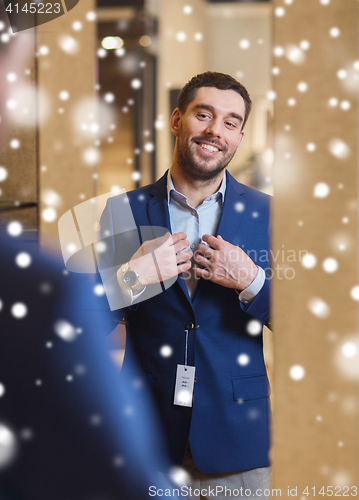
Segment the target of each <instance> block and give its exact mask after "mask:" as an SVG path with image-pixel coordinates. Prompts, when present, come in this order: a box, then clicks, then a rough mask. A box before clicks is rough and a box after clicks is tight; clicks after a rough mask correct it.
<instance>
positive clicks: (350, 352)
mask: <svg viewBox="0 0 359 500" xmlns="http://www.w3.org/2000/svg"><path fill="white" fill-rule="evenodd" d="M357 352H358V348H357V346H356V345H355V344H354V342H346V343H345V344H343V346H342V354H343V356H345V357H346V358H354V357H355V356H356V355H357Z"/></svg>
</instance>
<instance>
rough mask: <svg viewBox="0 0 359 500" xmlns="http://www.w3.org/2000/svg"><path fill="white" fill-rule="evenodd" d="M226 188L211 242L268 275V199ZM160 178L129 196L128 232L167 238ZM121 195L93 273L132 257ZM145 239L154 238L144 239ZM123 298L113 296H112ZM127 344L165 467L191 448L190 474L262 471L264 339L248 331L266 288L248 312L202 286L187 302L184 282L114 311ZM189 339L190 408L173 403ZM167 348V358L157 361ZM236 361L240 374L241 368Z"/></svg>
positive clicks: (261, 312) (111, 203) (261, 314)
mask: <svg viewBox="0 0 359 500" xmlns="http://www.w3.org/2000/svg"><path fill="white" fill-rule="evenodd" d="M226 175H227V188H226V194H225V202H224V206H223V211H222V216H221V219H220V222H219V225H218V229H217V234H220V235H221V236H222V238H223V239H224V240H227V241H229V242H231V243H232V244H234V245H238V246H239V247H241V248H242V249H243V250H244V251H245V252H247V253H248V254H249V256H250V257H251V258H252V259H253V261H254V262H255V263H256V264H258V265H259V266H261V267H263V268H264V269H266V268H268V266H269V211H270V208H269V207H270V197H269V196H267V195H265V194H263V193H260V192H258V191H256V190H254V189H252V188H249V187H247V186H244V185H242V184H239V183H238V182H237V181H235V179H234V178H233V177H232V176H231V175H230V174H229V173H228V172H227V173H226ZM166 179H167V174H165V175H164V176H163V177H162V178H161V179H160V180H159V181H157V182H156V183H154V184H152V185H149V186H146V187H143V188H141V189H138V190H135V191H132V192H129V193H128V201H129V203H130V206H131V209H132V213H133V217H134V220H135V223H136V225H137V226H138V227H140V226H151V227H154V226H163V227H164V228H167V229H168V230H171V227H170V220H169V212H168V203H167V192H166ZM122 203H123V196H122V195H118V196H115V197H112V198H110V199H109V200H108V203H107V206H106V208H105V210H104V213H103V216H102V219H101V229H102V230H103V231H104V234H105V233H106V231H107V233H106V234H109V232H111V234H112V235H115V236H111V237H109V238H108V239H107V247H108V251H107V252H106V254H105V255H103V257H102V261H101V263H100V267H102V268H106V267H107V268H112V270H113V269H116V266H117V268H118V267H119V266H120V265H121V264H122V263H123V262H126V260H128V259H129V258H130V257H131V256H132V254H133V253H134V251H135V250H137V248H135V245H134V246H133V248H131V245H128V241H129V240H128V238H127V239H126V238H124V237H123V234H124V233H123V234H122V236H121V232H122V231H123V228H124V226H125V223H124V221H123V220H121V213H122V210H121V207H122V206H123V205H122ZM148 234H149V238H148V239H151V238H154V237H155V236H156V234H155V232H153V233H152V236H151V232H150V231H148ZM119 294H120V291H119ZM120 315H121V317H122V316H125V318H126V322H127V333H128V337H129V342H128V345H127V347H126V354H125V359H124V369H125V370H126V368H127V362H129V361H130V359H131V357H132V353H135V355H136V356H137V357H138V359H139V361H140V364H141V367H142V372H143V373H142V377H143V380H144V383H145V384H146V385H147V386H148V388H151V392H152V394H153V396H154V398H155V400H156V402H157V407H158V409H159V413H160V416H161V420H162V424H163V428H164V430H165V433H166V436H167V440H168V443H169V449H170V453H171V457H172V460H174V462H176V463H178V464H181V463H182V461H183V458H184V454H185V450H186V446H187V442H188V440H189V441H190V444H191V451H192V456H193V459H194V462H195V464H196V465H197V467H198V468H199V469H200V470H202V471H203V472H206V473H219V472H229V471H239V470H247V469H252V468H256V467H262V466H266V465H268V463H269V462H268V448H269V417H270V408H269V399H268V396H269V384H268V379H267V374H266V368H265V364H264V360H263V349H262V333H261V332H260V333H258V334H257V335H251V334H250V333H248V331H247V324H248V323H249V322H250V321H251V320H253V319H257V320H259V321H260V322H261V323H262V324H266V323H268V321H269V280H268V279H267V280H266V282H265V285H264V287H263V288H262V290H261V291H260V292H259V293H258V295H257V296H256V297H255V299H254V300H253V301H252V303H251V304H250V305H249V306H248V307H247V308H245V307H244V306H243V305H241V304H240V302H239V300H238V295H237V293H236V292H235V290H233V289H229V288H225V287H223V286H220V285H218V284H215V283H213V282H211V281H209V280H204V279H200V280H199V283H198V286H197V289H196V292H195V295H194V298H193V301H191V300H190V298H189V295H188V291H187V288H186V285H185V282H184V279H183V277H182V276H181V275H180V276H179V277H178V280H177V281H176V283H175V284H174V285H173V286H171V287H169V288H167V289H166V290H165V291H163V292H162V293H159V294H157V295H155V296H153V297H152V298H149V299H148V300H140V301H139V302H138V303H137V304H135V305H134V306H132V307H129V308H127V309H125V310H121V311H120ZM188 322H190V323H194V324H195V325H197V326H198V328H197V329H193V330H191V331H190V332H189V341H188V364H190V365H193V366H195V367H196V377H197V382H196V383H195V387H194V397H193V407H192V408H187V407H183V406H176V405H174V404H173V396H174V386H175V378H176V367H177V364H183V363H184V353H185V325H186V324H187V323H188ZM164 345H168V346H170V347H171V348H172V355H171V356H169V357H163V356H162V355H161V352H160V350H161V347H162V346H164ZM241 354H246V355H247V356H248V359H249V362H248V363H247V364H246V365H241V364H239V363H238V357H239V356H240V355H241Z"/></svg>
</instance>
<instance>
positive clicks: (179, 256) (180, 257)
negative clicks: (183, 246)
mask: <svg viewBox="0 0 359 500" xmlns="http://www.w3.org/2000/svg"><path fill="white" fill-rule="evenodd" d="M192 257H193V252H192V251H191V250H188V251H187V252H183V253H180V254H177V255H176V260H177V264H179V263H180V262H186V261H187V260H190V259H192Z"/></svg>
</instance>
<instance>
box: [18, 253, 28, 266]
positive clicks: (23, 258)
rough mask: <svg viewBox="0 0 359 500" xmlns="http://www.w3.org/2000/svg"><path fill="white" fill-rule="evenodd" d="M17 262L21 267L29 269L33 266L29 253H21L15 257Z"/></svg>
mask: <svg viewBox="0 0 359 500" xmlns="http://www.w3.org/2000/svg"><path fill="white" fill-rule="evenodd" d="M15 262H16V264H17V265H18V266H19V267H23V268H24V267H29V265H30V264H31V255H30V254H28V253H27V252H20V253H18V254H17V256H16V257H15Z"/></svg>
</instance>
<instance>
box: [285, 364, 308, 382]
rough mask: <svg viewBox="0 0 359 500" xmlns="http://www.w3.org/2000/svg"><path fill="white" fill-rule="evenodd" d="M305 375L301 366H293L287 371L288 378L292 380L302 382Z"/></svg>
mask: <svg viewBox="0 0 359 500" xmlns="http://www.w3.org/2000/svg"><path fill="white" fill-rule="evenodd" d="M304 375H305V370H304V368H303V366H301V365H293V366H292V367H291V368H290V370H289V376H290V378H291V379H293V380H302V378H304Z"/></svg>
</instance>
